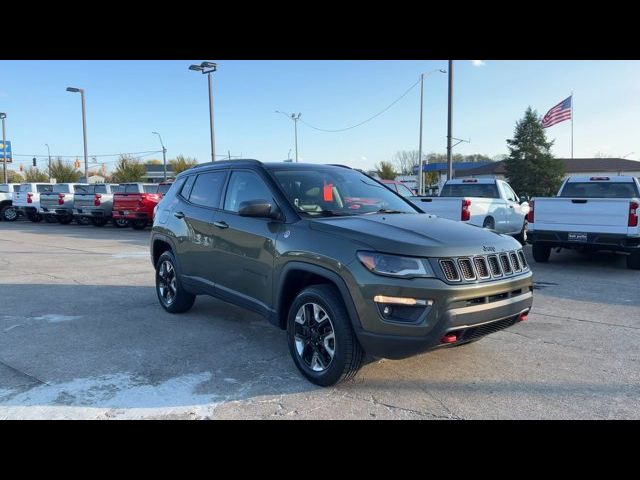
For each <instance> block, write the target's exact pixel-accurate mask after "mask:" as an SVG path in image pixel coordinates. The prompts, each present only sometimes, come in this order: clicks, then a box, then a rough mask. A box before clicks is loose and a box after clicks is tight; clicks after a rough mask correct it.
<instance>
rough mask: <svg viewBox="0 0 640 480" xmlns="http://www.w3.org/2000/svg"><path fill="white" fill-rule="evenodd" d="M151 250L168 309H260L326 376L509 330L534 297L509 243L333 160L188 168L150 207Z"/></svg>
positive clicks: (308, 366) (301, 358)
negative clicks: (205, 302)
mask: <svg viewBox="0 0 640 480" xmlns="http://www.w3.org/2000/svg"><path fill="white" fill-rule="evenodd" d="M150 247H151V258H152V261H153V264H154V266H155V268H156V290H157V295H158V300H159V301H160V304H161V305H162V307H163V308H164V309H165V310H166V311H168V312H171V313H181V312H186V311H187V310H189V309H190V308H191V306H192V305H193V302H194V301H195V298H196V296H197V295H212V296H215V297H217V298H220V299H222V300H225V301H227V302H231V303H233V304H236V305H240V306H243V307H246V308H248V309H251V310H253V311H255V312H258V313H260V314H262V315H264V316H265V317H266V318H267V319H268V320H269V321H270V322H271V323H273V324H274V325H276V326H277V327H280V328H281V329H283V330H286V331H287V338H288V343H289V349H290V352H291V356H292V357H293V361H294V362H295V364H296V366H297V367H298V369H299V370H300V371H301V372H302V374H303V375H304V376H305V377H306V378H307V379H309V380H310V381H311V382H313V383H315V384H317V385H322V386H328V385H333V384H335V383H336V382H339V381H341V380H344V379H347V378H350V377H352V376H353V375H354V374H355V373H356V371H357V370H358V368H359V367H360V365H361V364H362V360H363V357H364V355H365V352H366V353H367V354H368V355H370V356H372V357H384V358H394V359H397V358H405V357H408V356H411V355H414V354H416V353H420V352H423V351H426V350H431V349H435V348H442V347H447V346H456V345H461V344H464V343H468V342H472V341H474V340H477V339H479V338H481V337H483V336H484V335H487V334H489V333H493V332H496V331H498V330H501V329H503V328H506V327H509V326H511V325H513V324H515V323H517V322H519V321H522V320H525V319H526V318H527V314H528V312H529V310H530V308H531V304H532V300H533V293H532V292H533V286H532V278H531V277H532V275H531V271H530V269H529V265H528V264H527V261H526V258H525V256H524V254H523V252H522V249H521V246H520V244H519V243H518V242H517V241H516V240H514V239H513V238H511V237H509V236H506V235H498V234H496V233H493V232H491V231H489V230H486V229H482V228H479V227H475V226H471V225H466V224H465V223H463V222H454V221H451V220H446V219H442V218H438V217H435V216H433V215H429V214H427V213H423V212H422V211H420V210H419V209H418V208H417V207H415V206H414V205H413V204H411V203H410V202H408V201H406V200H405V199H404V198H403V197H401V196H400V195H398V194H397V193H396V192H394V191H392V190H390V189H389V188H388V187H386V186H385V185H383V184H382V183H379V182H378V181H376V180H375V179H373V178H371V177H369V176H367V175H365V174H363V173H360V172H359V171H356V170H353V169H351V168H348V167H344V166H340V165H311V164H299V163H261V162H259V161H257V160H232V161H221V162H215V163H208V164H202V165H199V166H197V167H195V168H192V169H190V170H187V171H185V172H183V173H181V174H180V175H178V177H177V178H176V181H175V183H174V184H173V186H172V187H171V189H170V190H169V192H168V193H167V194H166V195H165V197H164V199H163V200H162V201H161V202H160V204H159V205H158V207H157V212H156V215H155V219H154V224H153V229H152V233H151V245H150Z"/></svg>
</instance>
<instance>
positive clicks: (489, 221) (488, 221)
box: [482, 217, 496, 230]
mask: <svg viewBox="0 0 640 480" xmlns="http://www.w3.org/2000/svg"><path fill="white" fill-rule="evenodd" d="M482 228H486V229H489V230H495V229H496V221H495V220H494V219H493V217H487V218H485V219H484V222H482Z"/></svg>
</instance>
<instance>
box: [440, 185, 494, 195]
mask: <svg viewBox="0 0 640 480" xmlns="http://www.w3.org/2000/svg"><path fill="white" fill-rule="evenodd" d="M440 196H441V197H478V198H500V195H498V187H496V184H495V183H448V184H446V185H445V186H444V187H443V188H442V193H441V194H440Z"/></svg>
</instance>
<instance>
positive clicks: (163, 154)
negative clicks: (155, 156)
mask: <svg viewBox="0 0 640 480" xmlns="http://www.w3.org/2000/svg"><path fill="white" fill-rule="evenodd" d="M151 133H153V134H154V135H158V138H159V139H160V145H162V164H163V165H164V181H165V182H166V181H167V149H166V148H165V146H164V143H162V137H161V136H160V134H159V133H158V132H151Z"/></svg>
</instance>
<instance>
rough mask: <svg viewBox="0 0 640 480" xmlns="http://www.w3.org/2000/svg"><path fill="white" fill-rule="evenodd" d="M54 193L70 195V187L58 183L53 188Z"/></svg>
mask: <svg viewBox="0 0 640 480" xmlns="http://www.w3.org/2000/svg"><path fill="white" fill-rule="evenodd" d="M53 193H69V185H65V184H64V183H56V184H55V185H54V186H53Z"/></svg>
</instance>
